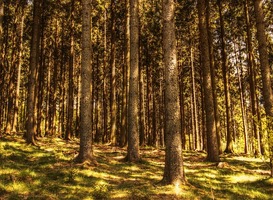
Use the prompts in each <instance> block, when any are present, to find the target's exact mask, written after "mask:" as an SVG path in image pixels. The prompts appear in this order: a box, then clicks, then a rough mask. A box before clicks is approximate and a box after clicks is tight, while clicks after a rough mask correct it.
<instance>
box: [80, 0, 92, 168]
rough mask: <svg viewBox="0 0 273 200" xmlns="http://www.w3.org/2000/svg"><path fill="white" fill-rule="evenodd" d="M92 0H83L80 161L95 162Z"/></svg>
mask: <svg viewBox="0 0 273 200" xmlns="http://www.w3.org/2000/svg"><path fill="white" fill-rule="evenodd" d="M90 36H91V0H82V69H81V104H80V120H81V121H80V152H79V155H78V157H77V158H76V160H77V161H78V162H86V161H87V162H92V163H95V159H94V156H93V146H92V143H93V140H92V137H93V136H92V123H91V122H92V104H93V101H92V65H91V58H92V54H91V37H90Z"/></svg>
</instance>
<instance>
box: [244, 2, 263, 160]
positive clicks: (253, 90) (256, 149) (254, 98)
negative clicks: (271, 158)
mask: <svg viewBox="0 0 273 200" xmlns="http://www.w3.org/2000/svg"><path fill="white" fill-rule="evenodd" d="M244 8H245V18H246V30H247V41H246V42H247V48H248V49H247V50H248V61H247V62H248V63H247V64H248V68H249V77H250V79H249V85H250V97H251V111H252V127H253V133H254V141H253V146H254V153H255V155H258V154H260V148H259V146H260V145H259V142H260V141H259V140H258V137H259V127H258V125H257V119H258V113H257V111H258V108H257V96H256V72H255V71H256V70H255V66H254V56H253V47H252V33H251V27H250V26H251V25H250V19H249V18H250V16H249V12H248V9H249V3H248V0H246V1H245V5H244Z"/></svg>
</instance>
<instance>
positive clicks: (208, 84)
mask: <svg viewBox="0 0 273 200" xmlns="http://www.w3.org/2000/svg"><path fill="white" fill-rule="evenodd" d="M197 8H198V17H199V34H200V51H201V62H202V63H201V65H202V69H203V85H204V103H205V112H206V132H207V149H208V155H207V160H208V161H211V162H218V161H219V146H218V142H217V135H216V123H215V116H214V101H213V91H212V81H211V71H210V60H209V43H208V31H207V26H206V15H205V12H206V6H205V0H198V1H197Z"/></svg>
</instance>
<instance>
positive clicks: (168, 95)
mask: <svg viewBox="0 0 273 200" xmlns="http://www.w3.org/2000/svg"><path fill="white" fill-rule="evenodd" d="M162 8H163V13H162V15H163V16H162V17H163V63H164V81H165V88H164V89H165V90H164V95H165V98H164V100H165V107H164V108H165V112H164V114H165V116H164V119H165V127H164V132H165V136H166V149H165V168H164V175H163V179H162V181H161V182H162V183H163V184H175V185H180V184H182V183H184V182H185V174H184V169H183V156H182V139H181V121H180V120H181V113H180V107H179V86H178V67H177V52H176V35H175V20H174V13H175V2H174V0H163V2H162Z"/></svg>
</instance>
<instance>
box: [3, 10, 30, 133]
mask: <svg viewBox="0 0 273 200" xmlns="http://www.w3.org/2000/svg"><path fill="white" fill-rule="evenodd" d="M21 12H22V13H21V15H22V18H21V23H20V39H19V41H20V44H19V54H18V69H17V84H16V91H15V100H14V115H13V123H12V129H11V132H16V131H17V130H18V127H17V126H18V111H19V96H20V85H21V69H22V51H23V34H24V19H25V15H24V10H23V8H22V11H21ZM0 37H1V36H0Z"/></svg>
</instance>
